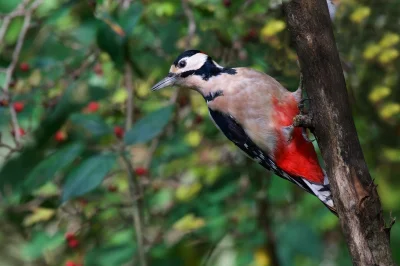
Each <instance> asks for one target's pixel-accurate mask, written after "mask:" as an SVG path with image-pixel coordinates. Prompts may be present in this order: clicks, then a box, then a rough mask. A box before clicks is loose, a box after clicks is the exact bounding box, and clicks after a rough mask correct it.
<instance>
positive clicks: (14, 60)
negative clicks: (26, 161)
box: [3, 11, 32, 146]
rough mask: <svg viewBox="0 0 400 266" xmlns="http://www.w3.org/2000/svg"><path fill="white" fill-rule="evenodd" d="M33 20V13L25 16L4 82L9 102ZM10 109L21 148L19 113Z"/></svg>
mask: <svg viewBox="0 0 400 266" xmlns="http://www.w3.org/2000/svg"><path fill="white" fill-rule="evenodd" d="M31 18H32V13H31V11H29V12H27V13H26V15H25V18H24V24H23V26H22V29H21V32H20V34H19V37H18V41H17V45H16V47H15V50H14V53H13V55H12V61H11V63H10V65H9V66H8V68H7V71H6V78H5V81H4V86H3V92H4V94H5V96H6V98H7V100H9V99H10V94H9V86H10V82H11V78H12V75H13V73H14V70H15V67H16V65H17V63H18V59H19V55H20V53H21V49H22V46H23V43H24V39H25V35H26V33H27V32H28V28H29V25H30V23H31ZM9 108H10V115H11V123H12V128H13V133H14V139H15V143H16V145H17V146H19V141H20V138H21V135H20V132H19V130H20V127H19V124H18V119H17V113H16V111H15V110H14V108H13V105H12V104H10V105H9Z"/></svg>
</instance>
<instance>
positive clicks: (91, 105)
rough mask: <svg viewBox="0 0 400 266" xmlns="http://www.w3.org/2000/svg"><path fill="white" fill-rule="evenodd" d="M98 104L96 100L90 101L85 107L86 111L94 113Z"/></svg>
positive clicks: (97, 108)
mask: <svg viewBox="0 0 400 266" xmlns="http://www.w3.org/2000/svg"><path fill="white" fill-rule="evenodd" d="M99 107H100V104H99V103H98V102H90V103H89V104H88V105H87V107H86V111H87V112H89V113H94V112H96V111H97V110H99Z"/></svg>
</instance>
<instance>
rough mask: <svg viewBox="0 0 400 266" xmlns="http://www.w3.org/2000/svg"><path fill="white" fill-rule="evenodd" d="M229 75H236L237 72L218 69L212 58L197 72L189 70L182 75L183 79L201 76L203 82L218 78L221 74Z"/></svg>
mask: <svg viewBox="0 0 400 266" xmlns="http://www.w3.org/2000/svg"><path fill="white" fill-rule="evenodd" d="M223 73H226V74H229V75H235V74H236V70H235V69H234V68H225V67H223V68H221V67H218V66H217V65H215V64H214V61H213V60H212V58H211V57H210V56H208V57H207V61H206V62H205V63H204V65H203V66H202V67H201V68H199V69H197V70H189V71H186V72H183V73H182V74H181V77H182V78H186V77H188V76H190V75H198V76H201V78H202V79H203V80H209V79H210V78H211V77H215V76H218V75H220V74H223Z"/></svg>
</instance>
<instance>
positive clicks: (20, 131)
mask: <svg viewBox="0 0 400 266" xmlns="http://www.w3.org/2000/svg"><path fill="white" fill-rule="evenodd" d="M25 133H26V132H25V130H24V129H23V128H21V127H20V128H19V135H20V136H21V137H22V136H24V135H25ZM11 135H13V136H15V132H14V130H12V131H11Z"/></svg>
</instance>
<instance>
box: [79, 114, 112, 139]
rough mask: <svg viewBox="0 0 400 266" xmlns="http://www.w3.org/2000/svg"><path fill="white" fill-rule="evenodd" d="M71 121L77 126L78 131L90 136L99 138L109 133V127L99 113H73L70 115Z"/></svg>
mask: <svg viewBox="0 0 400 266" xmlns="http://www.w3.org/2000/svg"><path fill="white" fill-rule="evenodd" d="M71 122H72V123H73V124H74V126H76V127H78V131H79V132H83V133H84V134H85V135H86V136H88V137H91V138H99V137H102V136H104V135H107V134H110V133H111V128H110V127H109V126H108V125H107V124H106V123H105V122H104V119H102V118H101V117H100V116H99V115H95V114H73V115H71Z"/></svg>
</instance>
